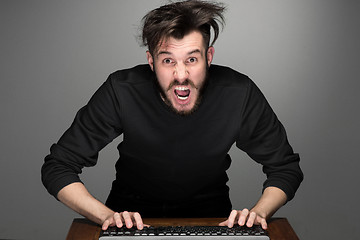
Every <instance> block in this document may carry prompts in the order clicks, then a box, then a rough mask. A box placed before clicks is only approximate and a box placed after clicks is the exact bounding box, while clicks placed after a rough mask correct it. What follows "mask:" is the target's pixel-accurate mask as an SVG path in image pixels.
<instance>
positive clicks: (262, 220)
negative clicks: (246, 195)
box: [260, 218, 267, 230]
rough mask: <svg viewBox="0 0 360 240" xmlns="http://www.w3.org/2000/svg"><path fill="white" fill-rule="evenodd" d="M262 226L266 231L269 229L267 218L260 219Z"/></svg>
mask: <svg viewBox="0 0 360 240" xmlns="http://www.w3.org/2000/svg"><path fill="white" fill-rule="evenodd" d="M260 225H261V227H262V228H263V229H264V230H266V229H267V222H266V219H265V218H261V219H260Z"/></svg>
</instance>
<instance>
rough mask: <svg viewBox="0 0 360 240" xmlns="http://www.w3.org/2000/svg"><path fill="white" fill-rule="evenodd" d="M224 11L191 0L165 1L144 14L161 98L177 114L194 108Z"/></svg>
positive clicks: (145, 33) (145, 36)
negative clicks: (166, 3)
mask: <svg viewBox="0 0 360 240" xmlns="http://www.w3.org/2000/svg"><path fill="white" fill-rule="evenodd" d="M223 11H224V7H223V6H222V5H220V4H215V3H209V2H203V1H196V0H190V1H183V2H176V3H171V4H168V5H164V6H162V7H160V8H157V9H154V10H152V11H150V12H149V13H148V14H147V15H146V16H145V17H144V18H143V21H144V26H143V33H142V39H143V43H144V45H145V46H148V49H149V50H148V51H147V59H148V62H149V65H150V67H151V68H152V70H153V71H155V73H156V77H157V82H158V85H159V89H160V93H161V96H162V98H163V100H164V101H165V103H167V105H169V106H170V107H171V108H172V109H173V110H174V111H175V112H177V113H179V114H183V115H186V114H189V113H191V112H193V111H194V110H195V109H196V107H197V105H198V104H199V103H200V100H201V95H202V94H201V93H202V90H203V87H204V86H205V81H206V77H207V69H208V67H209V66H210V64H211V61H212V59H213V55H214V48H213V47H212V45H213V44H214V43H215V41H216V39H217V37H218V35H219V30H220V27H219V23H220V24H223V23H224V18H223V15H222V13H223ZM211 28H212V29H213V32H214V37H213V40H212V42H211V45H210V38H211V36H210V32H211V31H210V30H211Z"/></svg>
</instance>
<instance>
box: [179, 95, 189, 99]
mask: <svg viewBox="0 0 360 240" xmlns="http://www.w3.org/2000/svg"><path fill="white" fill-rule="evenodd" d="M177 97H178V99H180V100H186V99H188V97H189V96H187V97H181V96H178V95H177Z"/></svg>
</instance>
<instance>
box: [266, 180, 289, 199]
mask: <svg viewBox="0 0 360 240" xmlns="http://www.w3.org/2000/svg"><path fill="white" fill-rule="evenodd" d="M267 187H277V188H279V189H281V190H282V191H284V193H285V194H286V196H287V199H286V202H289V201H290V200H291V199H293V198H294V195H295V192H294V191H293V189H292V188H291V187H290V186H289V185H288V184H287V183H284V182H282V181H279V180H272V181H265V182H264V185H263V192H264V190H265V188H267Z"/></svg>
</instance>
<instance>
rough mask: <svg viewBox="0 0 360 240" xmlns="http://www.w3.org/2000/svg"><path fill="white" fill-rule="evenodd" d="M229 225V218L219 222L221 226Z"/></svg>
mask: <svg viewBox="0 0 360 240" xmlns="http://www.w3.org/2000/svg"><path fill="white" fill-rule="evenodd" d="M227 225H228V220H225V221H223V222H221V223H219V226H227Z"/></svg>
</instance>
